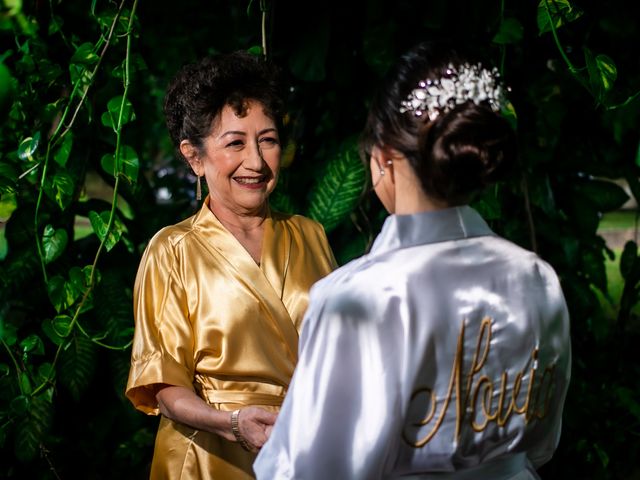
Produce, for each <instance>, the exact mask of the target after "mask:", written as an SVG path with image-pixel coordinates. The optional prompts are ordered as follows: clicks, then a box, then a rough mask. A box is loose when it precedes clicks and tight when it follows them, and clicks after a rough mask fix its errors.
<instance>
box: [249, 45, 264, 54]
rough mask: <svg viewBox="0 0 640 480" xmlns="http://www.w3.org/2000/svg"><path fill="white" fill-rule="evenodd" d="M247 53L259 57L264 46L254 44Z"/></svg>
mask: <svg viewBox="0 0 640 480" xmlns="http://www.w3.org/2000/svg"><path fill="white" fill-rule="evenodd" d="M247 53H250V54H251V55H255V56H256V57H259V56H260V55H262V47H261V46H260V45H254V46H252V47H249V48H248V49H247Z"/></svg>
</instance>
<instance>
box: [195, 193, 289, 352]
mask: <svg viewBox="0 0 640 480" xmlns="http://www.w3.org/2000/svg"><path fill="white" fill-rule="evenodd" d="M209 202H210V197H209V196H207V198H205V200H204V202H203V205H202V208H201V209H200V211H199V212H198V213H196V215H195V217H194V220H193V227H194V229H195V230H197V231H199V232H200V233H201V234H202V239H203V241H204V242H205V244H206V245H207V246H208V248H210V249H212V250H213V251H215V252H217V253H218V255H219V258H221V259H223V261H224V263H225V265H226V267H227V268H228V269H229V270H230V271H232V272H234V275H235V276H236V277H237V278H238V279H239V281H242V282H243V283H245V284H246V285H247V286H248V287H249V288H250V289H251V290H252V291H253V292H254V294H255V295H256V297H257V298H259V299H260V300H261V301H262V302H263V304H264V305H266V306H268V309H269V310H270V311H271V312H272V313H273V315H272V316H271V317H272V318H273V321H274V323H275V324H276V325H277V328H278V329H279V330H280V332H281V334H282V336H283V337H284V339H285V341H286V343H287V346H288V347H289V353H290V355H291V358H292V359H293V360H294V361H295V360H296V359H297V343H298V332H297V331H296V329H295V326H294V324H293V321H292V319H291V316H290V315H289V312H288V310H287V309H286V307H285V305H284V303H283V295H284V279H285V277H286V275H287V270H288V268H289V258H290V255H291V243H292V242H291V235H290V233H289V231H288V230H287V229H286V228H285V225H284V224H283V223H284V222H282V221H280V217H279V216H277V215H276V216H274V215H273V213H272V212H271V210H270V209H269V210H268V211H267V216H266V218H265V220H264V236H263V238H262V252H261V254H260V265H259V266H258V265H257V264H256V262H255V261H254V260H253V258H252V257H251V255H250V254H249V252H248V251H247V250H246V249H245V248H244V247H243V246H242V244H241V243H240V242H239V241H238V239H236V237H235V236H234V235H233V234H232V233H231V232H229V230H227V229H226V228H225V226H224V225H222V223H221V222H220V220H219V219H218V218H217V217H216V216H215V215H214V213H213V212H212V211H211V209H210V208H209Z"/></svg>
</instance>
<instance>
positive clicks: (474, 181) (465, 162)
mask: <svg viewBox="0 0 640 480" xmlns="http://www.w3.org/2000/svg"><path fill="white" fill-rule="evenodd" d="M418 137H419V155H420V156H421V157H422V158H423V159H424V161H423V162H421V163H420V167H419V168H421V170H422V171H421V172H418V173H419V177H420V179H421V182H422V186H423V188H424V190H425V192H427V193H428V194H430V195H432V196H434V197H436V198H438V199H440V200H444V201H446V202H447V203H448V204H450V205H457V204H463V203H467V202H468V201H469V200H470V199H471V197H473V195H474V194H476V193H478V192H479V191H480V190H482V189H484V188H485V187H487V186H488V185H491V184H492V183H494V182H495V181H498V180H500V179H502V178H503V177H504V176H505V174H506V173H507V171H508V170H509V169H510V167H511V166H513V164H514V163H515V157H516V136H515V132H514V131H513V129H512V128H511V126H510V125H509V123H508V122H507V121H506V119H504V118H503V117H501V116H500V115H498V114H496V113H495V112H493V111H492V110H491V108H490V107H489V106H485V105H476V104H475V103H473V102H467V103H465V104H462V105H459V106H457V107H456V108H454V109H453V110H451V111H450V112H448V113H446V114H441V115H440V116H439V117H438V118H437V119H436V120H435V121H434V122H427V123H425V124H424V126H423V128H422V129H421V131H419V132H418Z"/></svg>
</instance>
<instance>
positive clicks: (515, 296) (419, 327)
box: [254, 207, 571, 480]
mask: <svg viewBox="0 0 640 480" xmlns="http://www.w3.org/2000/svg"><path fill="white" fill-rule="evenodd" d="M570 368H571V347H570V338H569V318H568V313H567V307H566V303H565V300H564V296H563V294H562V290H561V288H560V284H559V282H558V278H557V276H556V274H555V272H554V271H553V269H552V268H551V267H550V266H549V265H548V264H547V263H546V262H544V261H543V260H541V259H540V258H539V257H537V256H536V255H535V254H533V253H531V252H529V251H527V250H524V249H522V248H520V247H518V246H517V245H515V244H513V243H511V242H509V241H507V240H505V239H503V238H500V237H498V236H496V235H495V234H494V233H493V232H492V231H491V230H490V229H489V227H488V226H487V224H486V223H485V222H484V220H483V219H482V218H481V217H480V216H479V215H478V214H477V212H475V211H474V210H473V209H471V208H470V207H457V208H450V209H446V210H440V211H436V212H425V213H420V214H415V215H404V216H399V215H393V216H390V217H389V218H388V219H387V220H386V222H385V224H384V226H383V229H382V232H381V233H380V235H379V236H378V238H377V239H376V241H375V243H374V246H373V248H372V250H371V252H370V254H368V255H365V256H364V257H362V258H360V259H357V260H355V261H353V262H351V263H349V264H347V265H345V266H344V267H342V268H340V269H338V270H336V271H335V272H334V273H332V274H331V275H329V276H328V277H325V278H324V279H323V280H321V281H319V282H318V283H316V284H315V285H314V287H313V288H312V290H311V296H310V305H309V309H308V310H307V313H306V315H305V324H304V325H303V330H302V335H301V341H300V357H299V363H298V366H297V367H296V371H295V374H294V377H293V381H292V383H291V385H290V388H289V392H288V394H287V396H286V399H285V402H284V405H283V408H282V410H281V413H280V415H279V417H278V421H277V422H276V426H275V428H274V430H273V433H272V435H271V437H270V439H269V441H268V442H267V444H266V445H265V446H264V447H263V448H262V451H261V452H260V454H259V455H258V458H257V460H256V463H255V464H254V469H255V471H256V474H257V476H258V478H259V479H265V480H266V479H268V480H274V479H285V478H286V479H288V478H300V479H332V480H345V479H376V478H396V477H403V476H414V477H415V478H437V479H456V480H462V479H465V480H466V479H513V480H515V479H518V480H520V479H534V478H538V477H537V475H536V473H535V468H537V467H538V466H540V465H542V464H543V463H544V462H546V461H547V460H549V458H550V457H551V456H552V454H553V452H554V450H555V448H556V446H557V443H558V440H559V436H560V429H561V417H562V407H563V404H564V399H565V396H566V391H567V387H568V383H569V375H570ZM434 474H435V475H434Z"/></svg>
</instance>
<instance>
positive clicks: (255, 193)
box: [190, 102, 280, 215]
mask: <svg viewBox="0 0 640 480" xmlns="http://www.w3.org/2000/svg"><path fill="white" fill-rule="evenodd" d="M197 162H199V167H200V168H199V170H198V169H196V167H198V165H196V167H194V163H193V162H190V163H191V164H192V167H194V171H195V172H196V174H198V175H204V176H205V178H206V181H207V185H208V187H209V195H210V197H211V205H212V207H214V208H215V209H219V208H222V209H224V210H226V211H228V212H229V213H235V214H236V215H261V214H263V213H264V208H265V207H266V205H267V199H268V198H269V194H270V193H271V192H272V191H273V189H274V188H275V186H276V182H277V180H278V171H279V168H280V139H279V137H278V131H277V129H276V124H275V122H274V121H273V119H271V118H270V117H268V116H267V115H266V114H265V113H264V110H263V107H262V105H261V104H260V103H257V102H249V103H248V105H247V109H246V115H245V116H244V117H240V116H238V115H236V112H235V111H234V109H233V108H231V107H230V106H228V105H226V106H225V107H224V108H223V109H222V112H221V113H220V115H219V117H218V118H217V119H216V120H215V121H214V123H213V128H212V131H211V134H210V135H209V136H208V137H207V138H206V139H205V141H204V145H203V148H202V151H200V152H199V154H198V159H197Z"/></svg>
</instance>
